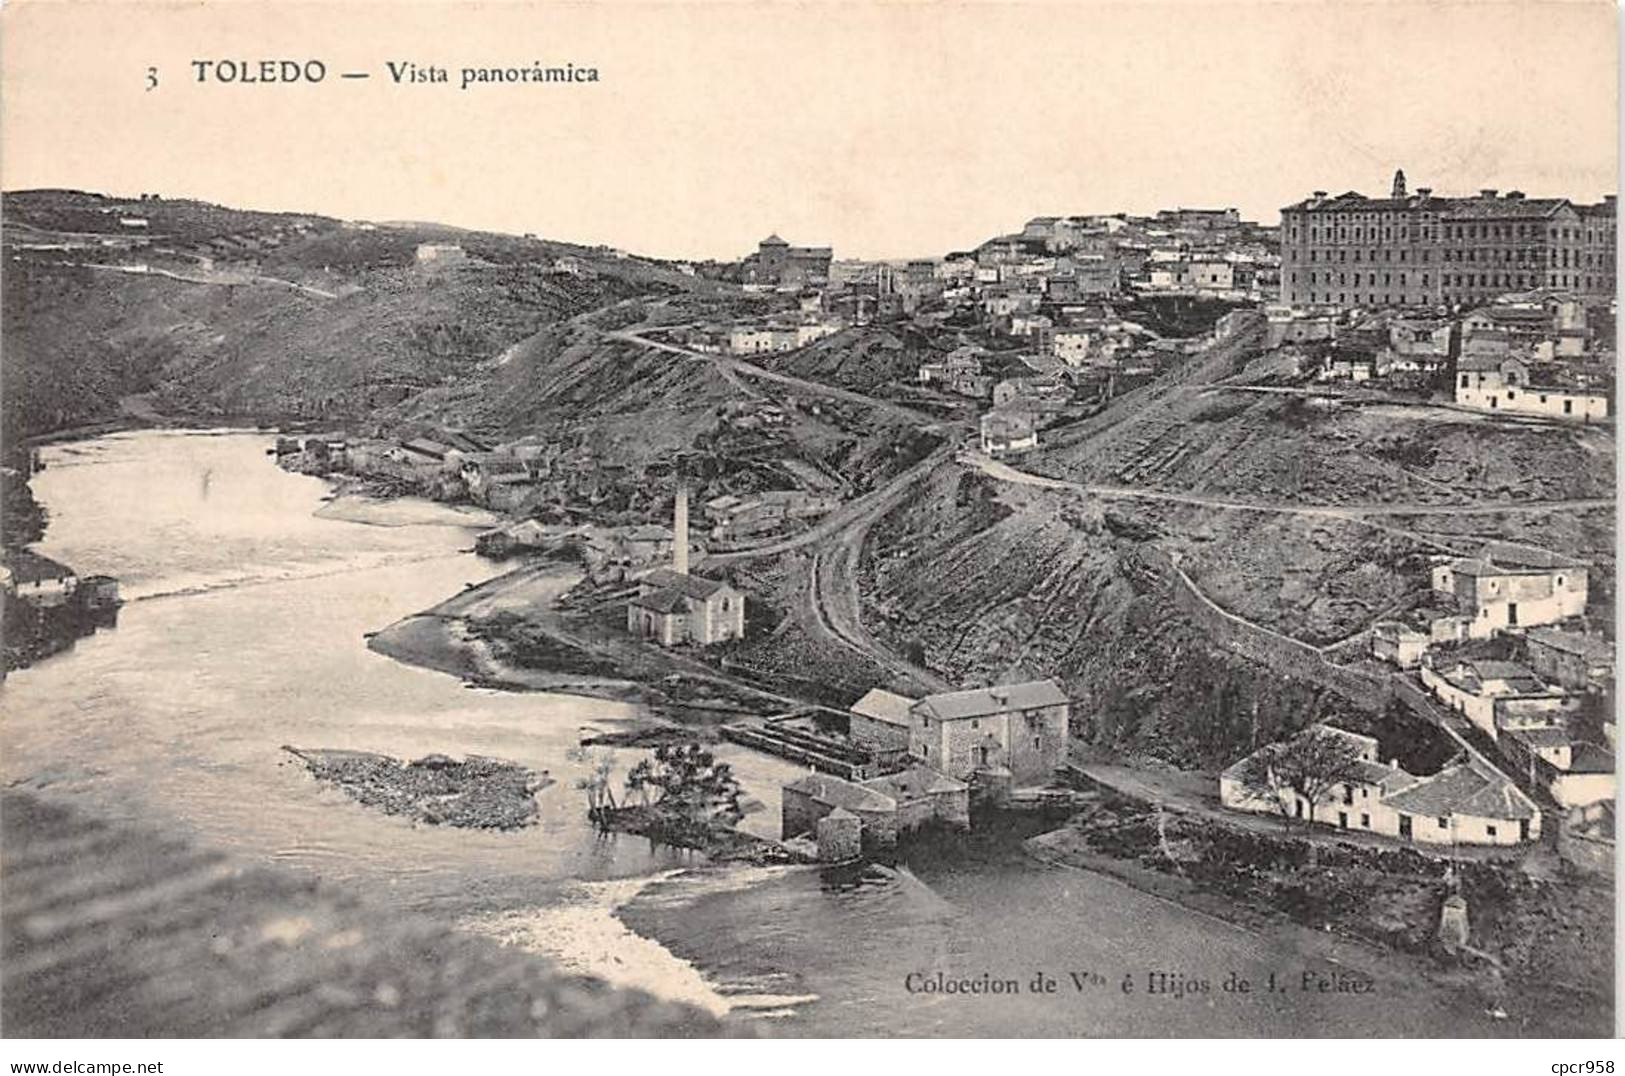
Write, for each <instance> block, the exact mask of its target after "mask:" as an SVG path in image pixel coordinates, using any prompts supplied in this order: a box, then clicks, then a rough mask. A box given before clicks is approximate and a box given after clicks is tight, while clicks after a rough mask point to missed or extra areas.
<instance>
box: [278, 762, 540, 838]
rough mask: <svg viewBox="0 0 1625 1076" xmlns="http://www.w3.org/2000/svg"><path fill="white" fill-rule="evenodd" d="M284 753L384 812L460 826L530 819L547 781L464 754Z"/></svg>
mask: <svg viewBox="0 0 1625 1076" xmlns="http://www.w3.org/2000/svg"><path fill="white" fill-rule="evenodd" d="M283 750H284V751H287V752H288V753H289V754H291V755H293V756H294V757H295V758H297V759H298V760H299V761H300V762H302V763H304V765H305V768H306V769H308V770H309V771H310V772H311V773H312V774H313V775H315V777H316V779H317V780H320V781H326V782H329V783H331V784H334V785H337V786H338V787H339V788H341V789H343V790H344V792H345V794H346V795H348V796H349V797H350V798H351V799H353V800H355V801H356V802H358V803H361V804H365V805H366V806H368V807H375V808H377V809H378V810H381V811H383V812H384V813H385V814H393V815H403V816H405V817H407V818H411V819H413V820H414V821H418V822H426V823H428V824H430V825H436V826H456V827H458V828H461V829H518V828H519V827H521V826H528V825H531V824H532V823H534V822H535V821H536V793H537V792H539V791H541V790H542V789H544V788H546V787H547V786H548V785H550V784H552V783H553V781H552V779H551V778H550V777H548V775H547V773H546V771H543V773H542V774H541V775H540V776H538V775H537V774H535V773H533V772H532V771H530V770H528V769H526V768H525V767H523V766H520V765H517V764H516V763H512V762H504V761H502V760H501V759H494V758H482V757H480V756H478V755H469V756H468V757H467V758H465V759H463V760H462V761H460V762H459V761H457V760H456V759H453V758H449V757H447V756H446V755H427V756H425V757H423V758H420V759H417V760H416V761H413V762H402V761H400V760H399V759H393V758H390V757H389V756H387V755H375V754H371V753H369V752H366V751H337V750H301V749H299V748H295V747H284V748H283Z"/></svg>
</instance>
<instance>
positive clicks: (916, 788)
mask: <svg viewBox="0 0 1625 1076" xmlns="http://www.w3.org/2000/svg"><path fill="white" fill-rule="evenodd" d="M863 787H865V788H869V789H873V790H874V791H876V792H879V793H881V794H882V795H885V796H890V797H891V798H892V799H902V798H904V797H907V796H938V795H944V794H952V793H956V792H964V791H966V790H968V789H969V788H970V786H969V785H967V784H965V783H964V782H963V781H956V780H954V779H953V778H952V777H949V776H948V775H947V774H945V773H940V772H938V771H937V770H934V769H932V768H931V767H930V766H915V767H913V768H911V769H907V770H904V771H902V772H901V773H890V774H887V775H886V776H885V777H876V778H875V779H874V780H872V781H865V782H863Z"/></svg>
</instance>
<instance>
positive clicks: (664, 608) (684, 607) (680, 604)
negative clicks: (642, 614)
mask: <svg viewBox="0 0 1625 1076" xmlns="http://www.w3.org/2000/svg"><path fill="white" fill-rule="evenodd" d="M631 604H633V605H635V606H637V607H638V608H639V609H648V610H651V611H652V612H656V613H686V612H688V599H687V598H685V597H684V596H683V592H682V591H680V590H675V589H672V588H670V587H667V588H665V589H662V590H656V591H651V592H650V593H648V594H640V595H638V596H637V597H635V598H633V599H632V602H631Z"/></svg>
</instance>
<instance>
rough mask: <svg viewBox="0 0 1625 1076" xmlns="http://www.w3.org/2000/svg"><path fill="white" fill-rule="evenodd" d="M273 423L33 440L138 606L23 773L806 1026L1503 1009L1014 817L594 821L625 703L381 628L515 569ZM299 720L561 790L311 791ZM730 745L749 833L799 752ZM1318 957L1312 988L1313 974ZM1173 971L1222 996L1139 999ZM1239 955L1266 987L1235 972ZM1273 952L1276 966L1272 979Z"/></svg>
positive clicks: (11, 694) (17, 766) (100, 805)
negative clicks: (448, 805)
mask: <svg viewBox="0 0 1625 1076" xmlns="http://www.w3.org/2000/svg"><path fill="white" fill-rule="evenodd" d="M271 442H272V438H271V437H270V436H268V435H265V434H259V433H243V432H230V431H215V432H206V431H193V432H177V431H163V432H152V431H148V432H137V433H124V434H117V435H113V436H109V437H104V438H99V439H95V440H91V441H84V442H77V443H72V444H65V445H57V446H53V447H50V448H47V449H46V450H45V454H44V459H45V463H46V465H47V466H46V470H44V471H43V472H42V473H40V474H39V475H37V476H36V477H35V479H34V490H35V494H36V496H37V497H38V498H39V500H40V501H41V502H42V503H44V504H45V505H46V506H47V508H48V509H49V511H50V528H49V532H48V534H47V537H46V540H45V541H44V542H43V543H42V544H41V546H40V550H41V552H44V553H46V554H47V555H50V556H54V557H57V558H59V559H61V560H63V561H65V562H67V563H69V564H71V565H73V566H74V567H75V568H76V569H77V570H78V571H80V572H81V573H85V574H89V573H92V572H105V573H109V574H112V575H116V576H118V577H119V578H120V579H121V581H122V583H123V589H124V593H125V596H126V598H127V599H128V604H127V605H126V606H125V607H124V608H123V610H122V611H121V614H120V617H119V622H118V625H117V627H116V628H113V629H111V630H104V631H102V632H100V633H98V634H97V635H95V636H93V637H91V638H88V639H84V640H81V641H80V642H79V643H78V644H77V646H76V647H75V648H74V649H73V650H71V651H69V652H67V653H64V654H62V655H59V656H57V657H53V658H51V659H48V660H46V661H44V662H42V663H41V664H39V665H38V666H36V667H34V668H32V669H27V670H22V671H20V672H17V673H14V674H12V676H11V677H10V679H9V680H8V681H7V682H6V683H5V685H4V687H0V710H3V712H4V717H3V726H0V728H3V746H4V754H3V760H0V773H3V776H4V779H5V780H6V781H7V782H8V783H12V784H17V785H21V786H23V787H28V788H36V789H42V790H44V791H45V792H46V794H49V795H54V796H60V797H64V798H67V799H69V800H70V801H77V802H79V803H80V804H81V805H83V806H85V807H86V808H87V809H89V810H92V811H94V812H96V813H98V814H99V815H101V816H103V817H108V818H116V819H126V820H132V821H141V822H145V823H148V824H158V825H160V826H164V827H167V828H170V829H172V830H174V831H176V832H180V833H185V834H188V835H191V836H194V837H195V838H196V839H198V840H200V841H202V842H204V843H206V844H209V845H212V846H216V847H220V848H224V849H230V850H233V851H235V852H236V853H238V854H239V855H241V856H243V857H245V858H246V859H248V860H250V861H255V862H261V863H272V864H278V865H281V866H283V867H286V868H288V869H291V870H295V871H299V872H304V873H307V874H309V875H313V876H317V877H320V878H323V879H326V880H330V881H335V882H339V883H343V884H348V885H352V886H353V887H355V888H356V889H357V890H358V891H360V892H362V893H364V894H366V895H368V896H369V897H371V898H373V899H376V900H382V901H387V902H392V903H395V904H398V905H399V906H401V907H406V908H412V909H416V910H419V911H425V912H427V913H429V914H432V915H435V916H438V917H441V918H443V919H446V920H448V921H452V922H455V923H457V924H459V925H461V926H463V927H464V928H466V929H469V930H473V931H477V932H481V933H484V934H488V935H490V936H493V937H497V938H500V939H502V940H503V941H506V942H510V943H513V944H518V945H522V946H524V947H526V948H529V949H533V950H535V951H538V952H542V953H545V954H547V955H549V956H550V957H552V958H553V959H554V960H556V961H558V962H560V963H561V964H563V965H565V966H566V967H568V968H571V969H573V970H578V971H581V972H585V973H588V974H594V975H597V976H600V977H602V978H606V979H608V980H610V981H612V982H617V983H621V984H625V985H633V986H640V987H643V988H645V989H649V990H651V991H653V992H656V993H659V994H662V995H664V996H668V997H673V998H680V999H684V1000H688V1001H692V1002H694V1003H696V1004H700V1005H703V1006H705V1007H707V1008H709V1009H711V1010H712V1011H713V1012H716V1013H718V1014H721V1015H724V1016H725V1017H727V1018H729V1019H737V1020H763V1021H768V1022H770V1024H771V1026H773V1027H775V1028H777V1029H780V1030H783V1031H787V1032H790V1033H794V1034H806V1035H842V1034H848V1035H876V1036H880V1035H933V1034H937V1035H941V1034H956V1035H1012V1034H1014V1035H1130V1036H1133V1035H1152V1036H1156V1035H1203V1036H1214V1035H1217V1036H1224V1035H1247V1034H1272V1035H1292V1034H1317V1035H1340V1036H1358V1035H1429V1034H1458V1035H1459V1034H1493V1033H1495V1032H1496V1031H1497V1030H1499V1029H1497V1028H1496V1027H1494V1026H1493V1025H1491V1024H1489V1023H1488V1022H1487V1021H1485V1019H1484V1018H1483V1017H1482V1015H1481V1014H1478V1013H1476V1012H1475V1011H1473V1010H1472V1009H1471V1008H1470V1007H1469V1006H1467V1005H1466V1003H1465V1002H1464V1001H1462V1000H1461V999H1459V998H1458V997H1457V995H1455V994H1452V993H1449V992H1446V991H1443V990H1440V989H1437V988H1434V987H1430V986H1427V985H1425V984H1423V983H1421V982H1418V981H1415V980H1413V979H1411V978H1409V977H1406V976H1403V975H1399V974H1394V973H1392V972H1384V971H1383V970H1382V969H1381V967H1380V966H1378V967H1376V969H1375V971H1376V974H1377V976H1378V979H1377V989H1376V992H1375V993H1370V994H1354V993H1339V992H1336V991H1331V992H1321V991H1320V990H1319V989H1318V977H1319V976H1329V975H1331V974H1332V973H1333V972H1335V971H1336V970H1337V969H1336V968H1335V967H1334V966H1332V965H1330V964H1328V963H1327V962H1326V961H1323V960H1315V959H1308V958H1304V957H1300V956H1298V955H1297V954H1295V953H1294V952H1293V951H1291V950H1290V949H1289V948H1286V947H1285V943H1283V942H1281V941H1279V940H1277V939H1274V938H1272V937H1270V936H1266V935H1261V934H1258V933H1253V932H1249V931H1246V930H1242V929H1239V928H1237V927H1234V926H1231V925H1229V924H1227V923H1224V922H1221V921H1219V920H1216V919H1213V918H1211V917H1209V916H1205V915H1202V914H1200V913H1197V912H1194V911H1191V910H1188V909H1185V908H1182V907H1179V906H1177V905H1174V904H1171V903H1168V902H1166V901H1163V900H1161V899H1158V898H1155V897H1152V896H1149V895H1146V894H1143V893H1141V892H1139V891H1137V890H1134V889H1132V888H1130V887H1127V886H1125V885H1123V884H1122V883H1119V882H1117V881H1115V880H1112V879H1109V878H1106V877H1103V876H1100V875H1095V874H1091V873H1088V872H1083V871H1076V870H1070V869H1066V868H1056V867H1046V866H1042V865H1039V864H1037V863H1035V862H1033V861H1031V860H1030V859H1027V858H1025V857H1024V856H1022V855H1021V854H1020V853H1019V851H1018V847H1019V841H1018V838H1019V836H1020V835H1019V834H982V835H981V836H979V837H977V838H975V839H971V840H966V841H961V842H954V843H950V844H948V845H944V846H940V847H937V848H934V849H932V850H930V851H929V852H928V853H920V854H916V855H915V856H913V857H912V859H911V860H910V861H909V862H907V863H905V864H903V865H900V866H899V867H896V868H881V867H875V868H870V869H869V870H867V871H865V872H862V873H860V874H858V875H856V876H853V875H852V874H851V873H850V872H833V873H832V872H826V871H821V870H819V869H817V868H807V867H796V868H765V869H764V868H750V867H716V866H710V865H706V864H703V863H701V862H699V861H698V860H697V859H696V857H694V856H692V855H691V854H689V853H684V852H681V851H675V850H671V849H663V848H657V847H655V846H653V845H652V844H651V843H650V842H648V841H647V840H644V839H642V838H637V837H630V836H626V835H619V836H604V835H601V834H599V833H597V832H596V831H595V830H594V829H593V828H592V827H590V826H589V825H587V823H586V819H585V817H584V802H583V800H582V797H581V793H579V792H578V791H576V790H575V789H574V788H573V787H572V785H573V782H574V780H575V778H576V777H578V776H581V775H582V773H583V770H584V767H583V765H582V764H581V763H579V762H575V761H572V760H571V759H570V758H568V757H567V753H568V752H569V750H570V748H571V747H573V746H574V745H575V743H576V741H577V739H578V736H579V731H580V729H582V728H583V727H587V726H591V727H596V728H602V729H612V728H615V727H619V726H623V725H624V724H625V723H627V722H629V721H632V720H635V719H636V718H637V717H638V716H639V715H638V712H637V709H636V708H635V707H634V706H632V705H629V704H625V703H618V702H609V701H604V700H597V699H584V698H576V697H570V696H559V695H521V694H512V693H504V692H496V691H490V690H484V689H473V688H469V687H465V686H464V685H463V684H461V683H460V682H459V681H457V680H456V679H455V678H452V677H449V676H445V675H442V674H440V673H435V672H430V671H427V670H423V669H419V668H414V667H411V666H407V665H404V664H400V663H398V662H395V661H393V660H391V659H389V658H386V657H383V656H381V655H379V654H376V653H374V652H372V651H370V650H368V649H367V647H366V645H365V634H366V633H367V632H371V631H376V630H378V629H380V628H382V627H384V626H386V625H388V624H389V623H391V622H393V621H395V620H397V619H399V618H401V617H404V616H407V615H410V614H412V613H415V612H418V611H420V610H422V609H424V608H427V607H429V606H431V605H433V604H435V603H436V602H438V601H439V600H441V599H443V598H445V597H446V596H448V595H450V594H453V593H456V592H457V591H458V590H459V589H461V588H462V587H464V586H465V585H467V584H471V583H477V582H480V581H483V580H485V579H487V578H490V577H491V576H492V575H494V574H495V573H496V572H497V571H498V570H499V569H498V568H496V567H495V566H493V565H491V564H489V563H487V562H484V561H482V560H480V559H478V558H476V557H474V556H473V555H471V553H470V552H469V549H470V547H471V545H472V535H473V528H472V527H471V525H470V521H468V520H466V519H462V518H459V517H458V516H457V515H456V514H455V513H451V512H448V511H447V510H445V509H444V508H443V507H441V506H435V505H430V504H414V503H412V502H407V503H405V504H398V505H396V506H395V507H394V509H393V510H392V511H391V512H389V513H388V514H387V516H388V518H389V519H390V520H392V521H394V522H397V523H403V524H405V525H396V526H380V525H369V524H364V523H359V522H351V521H346V520H344V519H338V518H327V517H323V516H319V515H317V514H316V513H317V512H318V510H320V509H322V507H323V504H324V498H326V497H327V496H328V488H327V485H326V483H324V482H323V481H321V480H319V479H315V478H310V477H305V476H299V475H291V474H286V473H284V472H282V471H280V470H279V469H277V468H276V467H275V466H274V464H273V463H272V462H271V460H270V459H269V458H268V457H267V456H266V454H265V450H266V448H268V447H269V446H270V444H271ZM412 520H417V522H411V521H412ZM568 583H569V579H568V578H567V577H563V576H561V578H560V579H559V582H558V585H559V587H560V589H562V588H563V587H565V586H567V585H568ZM285 744H291V745H294V746H298V747H311V748H353V749H359V750H368V751H378V752H383V753H386V754H390V755H394V756H397V757H418V756H420V755H424V754H428V753H430V752H444V753H446V754H451V755H463V754H469V753H474V754H484V755H492V756H497V757H501V758H507V759H512V760H514V761H516V762H520V763H522V764H524V765H527V766H530V767H532V768H533V769H536V770H538V771H540V770H547V771H549V772H550V774H551V775H552V776H553V777H554V778H555V780H556V783H555V784H553V785H552V786H550V787H549V788H547V789H545V790H544V791H543V792H542V793H540V794H539V797H538V799H539V803H540V811H541V813H540V820H539V823H538V824H537V825H536V826H533V827H529V828H526V829H523V830H519V831H516V832H511V833H485V832H475V831H468V830H453V829H443V828H437V827H434V826H426V825H425V826H414V825H411V824H410V823H407V822H405V821H403V820H401V819H399V818H394V817H389V816H386V815H383V814H381V813H377V812H373V811H371V810H369V809H367V808H363V807H361V806H359V805H357V804H355V803H353V802H351V801H350V800H348V799H347V798H346V797H345V796H344V795H343V794H342V793H339V792H337V791H335V790H332V789H328V788H324V787H322V786H320V785H319V784H318V783H317V782H316V781H314V780H313V779H312V778H311V777H310V776H309V774H308V773H307V772H306V771H305V770H304V769H303V768H302V767H301V766H299V765H298V764H296V763H294V762H293V761H292V760H290V759H289V757H288V756H287V755H286V754H285V753H284V752H283V751H282V750H281V748H282V746H283V745H285ZM719 753H720V754H722V755H723V756H724V757H725V758H726V759H727V760H728V761H730V762H731V763H733V765H734V766H735V769H736V771H737V772H738V773H739V775H740V778H741V782H742V784H743V785H744V787H745V790H746V792H747V794H748V795H750V796H753V797H756V798H758V799H760V800H762V801H763V803H764V804H766V808H767V809H766V810H764V811H763V812H761V813H760V814H758V815H755V816H753V817H752V818H751V819H750V822H749V827H750V828H753V829H755V830H757V831H758V832H762V833H765V834H768V835H772V836H776V835H777V834H776V832H775V831H776V820H777V816H778V794H777V790H778V787H779V785H780V784H782V783H783V782H784V781H786V780H789V779H791V778H793V777H794V776H796V775H798V774H799V773H800V772H801V771H800V770H799V769H798V768H797V767H794V766H791V765H789V764H788V763H785V762H782V761H781V760H778V759H775V758H771V757H768V756H763V755H759V754H756V753H754V752H750V751H746V750H743V749H740V748H735V747H732V746H727V747H724V748H722V749H721V750H720V751H719ZM627 757H628V758H629V757H631V756H630V754H628V755H627ZM1365 959H1366V961H1367V963H1373V962H1374V958H1370V957H1366V958H1365ZM1375 963H1376V964H1378V965H1380V964H1381V962H1380V961H1375ZM1305 970H1309V971H1311V972H1312V973H1314V975H1315V976H1317V987H1316V988H1315V989H1311V990H1307V991H1306V990H1304V989H1302V984H1303V973H1304V971H1305ZM939 972H940V973H943V974H944V975H945V976H946V977H947V978H948V979H959V978H968V979H974V980H980V979H981V978H982V977H983V976H984V975H985V976H987V977H989V978H990V979H992V980H1000V981H1003V980H1007V979H1013V980H1016V981H1017V982H1018V983H1019V985H1020V987H1021V991H1020V993H1019V994H1016V995H1014V996H1011V995H994V994H976V995H958V994H956V995H945V994H933V993H924V992H920V991H919V990H918V989H914V990H911V989H910V985H911V984H913V985H914V986H915V987H918V985H919V984H920V982H921V981H922V980H932V979H934V978H935V976H936V975H937V973H939ZM1074 972H1076V973H1079V974H1080V976H1081V977H1082V978H1081V980H1080V982H1081V986H1077V985H1074V983H1073V981H1072V980H1071V973H1074ZM1158 972H1161V973H1164V974H1165V975H1166V976H1167V978H1168V980H1169V981H1170V982H1172V981H1174V980H1176V979H1177V980H1178V981H1179V982H1180V983H1183V982H1184V981H1186V980H1187V979H1190V978H1194V979H1197V980H1203V979H1205V980H1207V981H1208V984H1209V990H1208V991H1207V992H1200V991H1197V992H1194V993H1188V994H1185V995H1183V996H1179V997H1176V996H1174V994H1173V993H1172V992H1169V993H1164V994H1160V995H1148V994H1147V989H1146V988H1147V985H1148V980H1147V977H1148V976H1150V975H1153V974H1154V973H1158ZM1232 972H1234V973H1236V975H1237V976H1238V977H1239V978H1244V979H1246V980H1247V981H1248V982H1249V983H1251V984H1254V989H1253V990H1252V991H1250V992H1248V993H1247V994H1241V993H1239V992H1236V991H1234V990H1231V991H1226V990H1225V989H1224V986H1223V984H1224V982H1225V980H1226V979H1227V978H1228V977H1229V976H1230V973H1232ZM911 973H919V975H918V976H915V977H914V978H910V976H911ZM1039 973H1045V974H1048V975H1049V976H1050V977H1051V978H1053V979H1055V980H1056V984H1057V985H1056V988H1055V990H1054V991H1053V992H1040V993H1037V994H1035V993H1032V992H1031V991H1030V989H1029V988H1030V987H1031V985H1032V980H1033V978H1034V976H1035V975H1037V974H1039ZM1271 973H1274V974H1275V975H1276V978H1277V982H1278V983H1279V984H1281V985H1282V986H1283V987H1286V988H1289V989H1283V991H1281V992H1279V993H1274V994H1269V993H1265V992H1263V991H1264V984H1265V983H1266V982H1267V981H1268V977H1269V976H1270V974H1271ZM1125 977H1127V980H1128V982H1127V985H1128V987H1129V988H1130V989H1129V990H1128V991H1127V992H1125V990H1124V980H1125ZM1464 1021H1472V1023H1471V1024H1465V1023H1464Z"/></svg>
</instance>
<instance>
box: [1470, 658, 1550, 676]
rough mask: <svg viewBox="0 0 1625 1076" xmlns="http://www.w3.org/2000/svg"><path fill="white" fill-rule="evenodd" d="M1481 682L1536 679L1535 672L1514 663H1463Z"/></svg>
mask: <svg viewBox="0 0 1625 1076" xmlns="http://www.w3.org/2000/svg"><path fill="white" fill-rule="evenodd" d="M1462 664H1463V665H1465V666H1467V667H1468V668H1469V669H1471V670H1473V672H1475V673H1477V674H1478V677H1479V679H1481V680H1525V679H1537V677H1536V676H1535V671H1534V670H1533V669H1530V668H1526V667H1525V666H1522V665H1519V664H1518V663H1517V662H1516V661H1464V662H1462Z"/></svg>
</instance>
